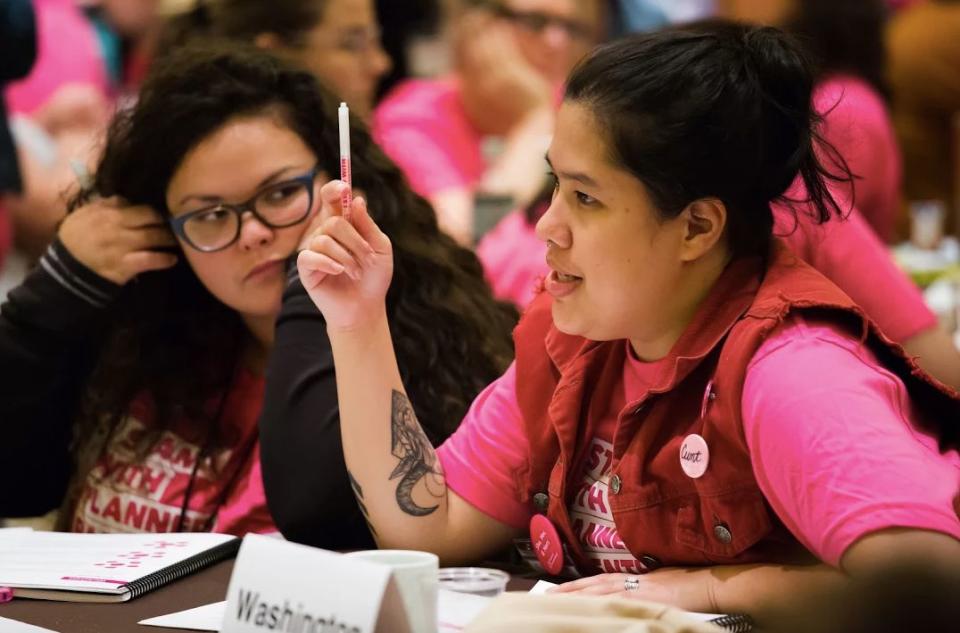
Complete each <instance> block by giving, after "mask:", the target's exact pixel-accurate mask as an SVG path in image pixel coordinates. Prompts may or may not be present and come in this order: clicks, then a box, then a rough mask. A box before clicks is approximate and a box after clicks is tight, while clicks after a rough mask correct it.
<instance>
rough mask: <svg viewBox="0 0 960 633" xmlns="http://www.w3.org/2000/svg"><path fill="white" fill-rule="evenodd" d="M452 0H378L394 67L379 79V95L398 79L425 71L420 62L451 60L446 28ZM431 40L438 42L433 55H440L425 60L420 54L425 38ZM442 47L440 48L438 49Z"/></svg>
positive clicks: (416, 75)
mask: <svg viewBox="0 0 960 633" xmlns="http://www.w3.org/2000/svg"><path fill="white" fill-rule="evenodd" d="M448 4H449V0H405V1H404V2H397V1H396V0H377V2H376V5H377V15H379V16H380V24H381V29H382V31H383V33H382V39H383V49H384V51H386V53H387V55H388V56H389V57H390V59H392V60H393V67H392V68H391V69H390V71H389V72H387V73H386V74H385V75H384V76H383V78H382V79H381V81H380V86H379V88H378V96H380V97H382V96H383V95H385V94H387V93H389V92H390V90H391V89H393V87H394V86H395V85H397V84H398V83H399V82H401V81H403V80H405V79H409V78H410V77H418V76H424V75H423V72H422V71H423V70H424V69H423V68H418V65H420V64H422V63H424V62H426V63H429V64H431V65H441V66H442V65H443V64H445V63H448V62H449V59H446V57H448V55H446V54H445V52H446V46H445V41H444V35H445V33H444V30H445V27H446V23H447V19H448V17H449V15H448V14H449V12H450V11H449V7H448V6H447V5H448ZM425 39H426V40H432V41H433V42H435V43H436V44H437V46H435V47H433V48H432V49H431V50H429V51H428V53H427V54H430V55H431V56H433V55H436V56H439V57H441V59H430V60H423V59H422V58H420V57H419V55H420V54H421V53H422V52H423V49H422V43H423V41H424V40H425ZM437 47H440V50H439V51H438V50H437Z"/></svg>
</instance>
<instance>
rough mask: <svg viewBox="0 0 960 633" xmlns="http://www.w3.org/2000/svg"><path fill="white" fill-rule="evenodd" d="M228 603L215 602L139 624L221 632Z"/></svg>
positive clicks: (142, 621) (149, 619)
mask: <svg viewBox="0 0 960 633" xmlns="http://www.w3.org/2000/svg"><path fill="white" fill-rule="evenodd" d="M226 606H227V603H226V602H214V603H213V604H205V605H203V606H201V607H195V608H193V609H187V610H186V611H177V612H176V613H170V614H168V615H158V616H157V617H155V618H148V619H146V620H140V621H139V622H137V624H142V625H144V626H159V627H162V628H165V629H187V630H190V631H219V630H220V625H221V624H223V614H224V611H225V609H226Z"/></svg>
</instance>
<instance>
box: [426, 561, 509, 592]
mask: <svg viewBox="0 0 960 633" xmlns="http://www.w3.org/2000/svg"><path fill="white" fill-rule="evenodd" d="M438 578H439V581H440V588H441V589H448V590H450V591H459V592H460V593H470V594H473V595H475V596H486V597H489V598H492V597H494V596H497V595H499V594H501V593H503V590H504V589H506V588H507V582H508V581H509V580H510V574H508V573H507V572H505V571H500V570H499V569H487V568H486V567H446V568H444V569H441V570H440V572H439V575H438Z"/></svg>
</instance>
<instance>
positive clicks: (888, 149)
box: [717, 0, 903, 242]
mask: <svg viewBox="0 0 960 633" xmlns="http://www.w3.org/2000/svg"><path fill="white" fill-rule="evenodd" d="M717 8H718V13H719V14H720V15H721V16H722V17H725V18H729V19H734V20H739V21H746V22H753V23H757V24H767V25H772V26H779V27H782V28H784V29H786V30H787V31H789V32H791V33H793V34H794V35H796V36H797V37H798V38H799V39H800V41H801V42H802V43H803V44H804V46H805V47H806V48H807V50H808V51H809V52H810V53H811V54H812V56H813V59H814V60H815V62H816V63H817V65H818V69H817V71H818V77H817V87H816V90H815V92H814V97H813V98H814V104H815V105H816V108H817V111H818V112H820V113H821V114H822V115H823V117H824V125H823V129H822V133H823V135H824V137H825V138H826V139H827V140H828V141H830V143H831V145H833V146H834V147H835V148H837V150H838V151H839V152H840V154H841V155H842V156H843V159H844V160H845V161H846V162H847V165H848V166H849V167H850V170H851V171H852V172H853V174H854V175H855V176H857V179H856V181H855V183H854V193H855V200H856V205H857V208H858V209H859V210H860V212H861V213H862V214H863V217H864V218H865V219H866V220H867V222H868V223H869V224H870V226H871V227H873V230H874V231H875V232H876V233H877V235H878V236H879V237H880V239H881V240H883V241H884V242H892V241H894V239H895V233H896V225H897V216H898V214H899V212H900V206H901V188H902V179H903V178H902V172H903V167H902V160H901V156H900V149H899V146H898V145H897V141H896V135H895V134H894V130H893V123H892V121H891V118H890V112H889V109H888V107H887V96H888V94H889V90H888V87H887V83H886V77H885V71H886V51H885V47H884V27H885V24H886V19H887V10H888V9H887V6H886V3H885V2H884V0H772V1H771V0H762V1H761V0H718V2H717Z"/></svg>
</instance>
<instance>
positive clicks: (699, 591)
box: [550, 567, 718, 613]
mask: <svg viewBox="0 0 960 633" xmlns="http://www.w3.org/2000/svg"><path fill="white" fill-rule="evenodd" d="M628 578H630V579H636V580H637V581H638V586H637V588H636V589H631V590H629V591H628V590H626V589H625V582H626V580H627V579H628ZM717 582H718V580H717V578H716V576H715V575H714V574H713V573H711V569H710V568H683V567H674V568H670V569H658V570H657V571H653V572H650V573H648V574H599V575H596V576H590V577H588V578H581V579H579V580H574V581H572V582H567V583H564V584H562V585H560V586H558V587H555V588H551V589H550V593H576V594H580V595H593V596H607V595H616V596H618V597H621V598H633V599H637V600H650V601H652V602H660V603H663V604H669V605H671V606H674V607H679V608H681V609H685V610H687V611H697V612H701V613H717V611H718V608H717V602H716V597H715V593H716V591H715V589H716V583H717Z"/></svg>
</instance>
